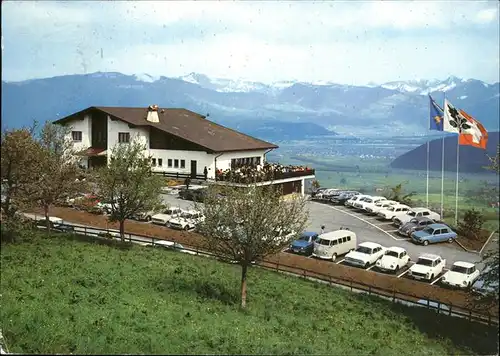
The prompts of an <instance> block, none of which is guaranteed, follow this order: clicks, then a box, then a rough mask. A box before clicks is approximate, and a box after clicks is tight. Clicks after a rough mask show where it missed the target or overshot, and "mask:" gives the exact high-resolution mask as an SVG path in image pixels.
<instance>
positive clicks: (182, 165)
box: [181, 159, 186, 168]
mask: <svg viewBox="0 0 500 356" xmlns="http://www.w3.org/2000/svg"><path fill="white" fill-rule="evenodd" d="M181 168H186V161H185V160H183V159H181Z"/></svg>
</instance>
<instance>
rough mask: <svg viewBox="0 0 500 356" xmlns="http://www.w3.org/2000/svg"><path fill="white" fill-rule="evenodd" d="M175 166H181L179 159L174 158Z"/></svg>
mask: <svg viewBox="0 0 500 356" xmlns="http://www.w3.org/2000/svg"><path fill="white" fill-rule="evenodd" d="M174 168H179V160H178V159H174Z"/></svg>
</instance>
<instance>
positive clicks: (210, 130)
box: [55, 106, 278, 152]
mask: <svg viewBox="0 0 500 356" xmlns="http://www.w3.org/2000/svg"><path fill="white" fill-rule="evenodd" d="M93 110H99V111H102V112H104V113H106V114H108V115H110V116H112V117H114V118H116V119H119V120H122V121H124V122H127V123H129V124H132V125H136V126H150V127H155V128H157V129H159V130H161V131H164V132H167V133H169V134H172V135H175V136H178V137H181V138H183V139H185V140H188V141H190V142H193V143H196V144H198V145H200V146H202V147H205V148H207V149H209V150H210V151H213V152H228V151H244V150H259V149H269V148H278V146H276V145H274V144H272V143H269V142H266V141H263V140H259V139H257V138H255V137H251V136H248V135H245V134H243V133H241V132H238V131H235V130H232V129H230V128H227V127H224V126H222V125H218V124H216V123H214V122H212V121H209V120H207V119H206V118H205V116H202V115H199V114H197V113H195V112H192V111H189V110H186V109H162V108H158V117H159V119H160V122H159V123H153V122H149V121H147V120H146V116H147V113H148V108H147V107H144V108H127V107H107V106H92V107H90V108H88V109H85V110H83V111H80V112H77V113H75V114H72V115H70V116H66V117H64V118H62V119H60V120H57V121H56V122H55V123H63V122H67V121H71V120H72V119H74V118H75V117H78V116H80V115H83V114H85V113H87V112H89V111H93Z"/></svg>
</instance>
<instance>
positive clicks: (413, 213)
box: [408, 211, 417, 216]
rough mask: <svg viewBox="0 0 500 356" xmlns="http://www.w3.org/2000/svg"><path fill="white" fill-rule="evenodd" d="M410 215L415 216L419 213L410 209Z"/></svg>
mask: <svg viewBox="0 0 500 356" xmlns="http://www.w3.org/2000/svg"><path fill="white" fill-rule="evenodd" d="M408 215H410V216H415V215H417V213H416V212H414V211H409V212H408Z"/></svg>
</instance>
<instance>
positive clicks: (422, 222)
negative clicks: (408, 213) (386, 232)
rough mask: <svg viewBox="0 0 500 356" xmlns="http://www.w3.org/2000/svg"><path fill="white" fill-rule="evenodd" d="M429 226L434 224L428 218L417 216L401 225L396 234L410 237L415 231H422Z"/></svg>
mask: <svg viewBox="0 0 500 356" xmlns="http://www.w3.org/2000/svg"><path fill="white" fill-rule="evenodd" d="M431 224H435V222H434V220H432V219H429V218H428V217H425V216H419V217H417V218H413V219H411V220H410V221H409V222H407V223H406V224H404V225H401V226H400V227H399V228H398V234H400V235H402V236H408V237H411V234H412V233H414V232H415V231H420V230H423V229H425V228H426V227H427V226H429V225H431Z"/></svg>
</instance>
